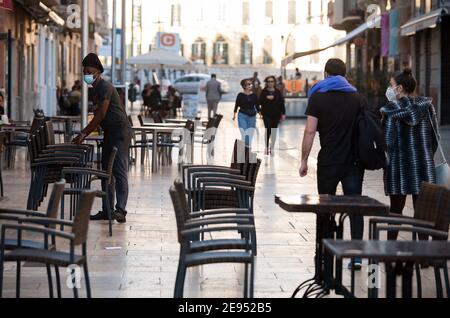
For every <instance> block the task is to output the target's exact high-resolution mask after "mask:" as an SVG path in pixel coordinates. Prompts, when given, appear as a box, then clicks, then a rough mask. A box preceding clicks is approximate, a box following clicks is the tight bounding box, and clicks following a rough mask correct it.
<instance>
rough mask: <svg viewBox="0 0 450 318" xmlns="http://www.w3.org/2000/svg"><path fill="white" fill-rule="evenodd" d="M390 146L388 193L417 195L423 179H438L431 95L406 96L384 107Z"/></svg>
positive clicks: (385, 124)
mask: <svg viewBox="0 0 450 318" xmlns="http://www.w3.org/2000/svg"><path fill="white" fill-rule="evenodd" d="M380 111H381V114H382V116H383V120H382V122H383V128H384V135H385V141H386V146H387V150H386V152H387V160H388V162H387V166H386V169H385V171H384V185H385V192H386V195H408V194H413V195H418V194H419V193H420V185H421V183H422V182H430V183H436V172H435V169H434V153H435V152H436V148H437V140H436V138H435V134H434V131H433V127H432V126H431V121H430V115H431V118H432V120H433V122H434V123H433V124H434V127H438V126H437V121H436V112H435V110H434V107H433V105H432V103H431V99H429V98H425V97H411V96H409V97H403V98H401V99H400V100H397V101H394V102H391V103H389V104H388V105H386V106H384V107H383V108H381V110H380Z"/></svg>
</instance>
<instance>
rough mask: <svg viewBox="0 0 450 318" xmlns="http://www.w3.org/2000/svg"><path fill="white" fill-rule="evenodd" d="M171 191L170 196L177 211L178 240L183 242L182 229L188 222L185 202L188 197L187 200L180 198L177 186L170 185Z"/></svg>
mask: <svg viewBox="0 0 450 318" xmlns="http://www.w3.org/2000/svg"><path fill="white" fill-rule="evenodd" d="M169 193H170V198H171V199H172V204H173V210H174V212H175V219H176V222H177V233H178V242H179V243H181V242H182V236H181V231H183V230H184V225H185V223H186V213H185V211H184V204H185V203H186V202H184V204H183V201H186V199H185V200H181V199H180V195H179V193H178V191H177V189H176V188H175V186H171V187H170V189H169ZM183 195H184V194H183Z"/></svg>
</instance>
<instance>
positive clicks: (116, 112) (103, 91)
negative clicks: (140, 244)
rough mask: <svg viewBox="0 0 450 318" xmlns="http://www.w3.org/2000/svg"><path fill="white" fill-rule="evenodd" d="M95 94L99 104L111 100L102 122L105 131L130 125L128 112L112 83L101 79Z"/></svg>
mask: <svg viewBox="0 0 450 318" xmlns="http://www.w3.org/2000/svg"><path fill="white" fill-rule="evenodd" d="M94 94H95V98H94V99H95V103H96V104H97V105H100V104H101V103H102V102H103V101H105V100H109V108H108V111H107V112H106V116H105V118H104V119H103V121H102V122H101V123H100V126H101V127H102V129H103V130H104V131H114V130H120V129H123V128H127V127H130V122H129V121H128V118H127V113H126V111H125V108H124V107H123V105H122V103H121V102H120V97H119V93H117V90H116V89H115V87H114V86H113V85H112V84H111V83H109V82H107V81H105V80H103V79H101V80H100V81H99V82H98V84H97V85H96V86H95V88H94Z"/></svg>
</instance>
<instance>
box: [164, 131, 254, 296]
mask: <svg viewBox="0 0 450 318" xmlns="http://www.w3.org/2000/svg"><path fill="white" fill-rule="evenodd" d="M260 165H261V160H259V159H257V157H256V154H254V153H252V152H251V151H250V149H248V148H247V147H245V144H244V143H243V142H241V141H239V140H238V141H236V142H235V145H234V151H233V157H232V164H231V166H230V167H221V166H200V165H186V166H183V169H182V176H183V180H182V181H180V180H177V181H175V183H174V186H173V187H172V188H171V189H170V195H171V198H172V202H173V204H174V210H175V214H176V218H177V228H178V238H179V243H180V246H181V247H180V259H179V267H178V273H177V279H176V284H175V297H182V295H183V286H184V279H185V275H186V269H187V268H188V267H192V266H198V265H204V264H211V263H233V262H236V263H244V264H245V266H246V267H245V269H246V270H245V284H244V297H253V277H254V257H255V256H256V255H257V243H256V229H255V221H254V214H253V200H254V193H255V184H256V179H257V175H258V171H259V168H260ZM230 231H231V232H234V233H235V237H233V238H231V239H230V238H228V236H224V237H220V236H221V234H220V233H221V232H230ZM205 234H209V235H210V236H211V237H212V235H213V234H214V238H213V239H209V240H205ZM216 235H218V236H219V237H218V238H215V236H216ZM248 267H251V269H250V277H249V276H248V274H249V271H248ZM249 285H250V287H249Z"/></svg>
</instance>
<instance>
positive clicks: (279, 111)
mask: <svg viewBox="0 0 450 318" xmlns="http://www.w3.org/2000/svg"><path fill="white" fill-rule="evenodd" d="M269 96H273V100H270V99H268V98H267V97H269ZM259 104H260V105H261V113H262V114H263V116H264V117H271V118H277V119H280V118H281V115H286V106H285V102H284V97H283V95H282V94H281V92H280V91H279V90H278V89H276V90H274V91H269V90H268V89H264V90H263V91H262V93H261V97H260V98H259Z"/></svg>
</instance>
